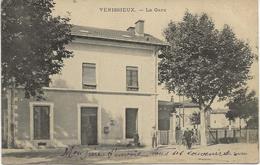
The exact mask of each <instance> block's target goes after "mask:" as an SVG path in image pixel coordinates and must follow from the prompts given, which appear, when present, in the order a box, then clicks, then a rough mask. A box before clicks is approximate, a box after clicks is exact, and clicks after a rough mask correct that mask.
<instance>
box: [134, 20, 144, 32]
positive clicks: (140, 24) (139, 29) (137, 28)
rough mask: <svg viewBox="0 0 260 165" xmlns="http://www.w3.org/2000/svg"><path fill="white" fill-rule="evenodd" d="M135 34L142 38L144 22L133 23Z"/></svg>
mask: <svg viewBox="0 0 260 165" xmlns="http://www.w3.org/2000/svg"><path fill="white" fill-rule="evenodd" d="M135 34H136V35H139V36H144V20H138V21H137V22H136V23H135Z"/></svg>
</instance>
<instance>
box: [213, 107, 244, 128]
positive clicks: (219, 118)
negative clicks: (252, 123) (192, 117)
mask: <svg viewBox="0 0 260 165" xmlns="http://www.w3.org/2000/svg"><path fill="white" fill-rule="evenodd" d="M227 112H228V109H213V110H212V111H211V113H210V128H212V129H223V128H227V129H239V128H245V127H246V121H245V120H244V119H240V118H235V120H228V118H226V116H225V115H226V113H227Z"/></svg>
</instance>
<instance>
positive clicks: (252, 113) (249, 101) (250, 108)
mask: <svg viewBox="0 0 260 165" xmlns="http://www.w3.org/2000/svg"><path fill="white" fill-rule="evenodd" d="M255 95H256V93H255V91H251V92H248V88H244V89H240V90H238V91H236V92H235V93H234V94H233V96H232V97H231V99H230V101H229V102H228V103H227V106H228V107H229V111H228V112H227V113H226V118H228V119H229V120H235V118H239V119H245V120H246V122H247V127H249V128H251V127H255V128H256V127H258V98H257V97H256V96H255Z"/></svg>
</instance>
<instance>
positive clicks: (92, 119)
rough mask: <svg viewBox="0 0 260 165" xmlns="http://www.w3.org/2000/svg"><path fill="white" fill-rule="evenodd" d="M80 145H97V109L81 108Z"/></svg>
mask: <svg viewBox="0 0 260 165" xmlns="http://www.w3.org/2000/svg"><path fill="white" fill-rule="evenodd" d="M80 111H81V112H80V113H81V144H82V145H96V144H97V107H81V109H80Z"/></svg>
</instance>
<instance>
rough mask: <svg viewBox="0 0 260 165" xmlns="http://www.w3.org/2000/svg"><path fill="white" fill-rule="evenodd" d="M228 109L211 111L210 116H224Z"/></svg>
mask: <svg viewBox="0 0 260 165" xmlns="http://www.w3.org/2000/svg"><path fill="white" fill-rule="evenodd" d="M228 111H229V109H213V110H212V111H211V114H226V113H227V112H228Z"/></svg>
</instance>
